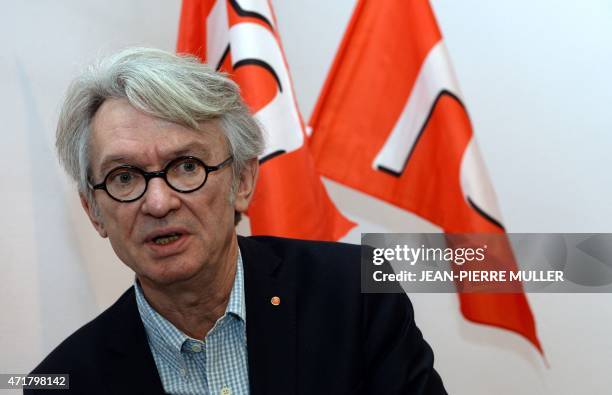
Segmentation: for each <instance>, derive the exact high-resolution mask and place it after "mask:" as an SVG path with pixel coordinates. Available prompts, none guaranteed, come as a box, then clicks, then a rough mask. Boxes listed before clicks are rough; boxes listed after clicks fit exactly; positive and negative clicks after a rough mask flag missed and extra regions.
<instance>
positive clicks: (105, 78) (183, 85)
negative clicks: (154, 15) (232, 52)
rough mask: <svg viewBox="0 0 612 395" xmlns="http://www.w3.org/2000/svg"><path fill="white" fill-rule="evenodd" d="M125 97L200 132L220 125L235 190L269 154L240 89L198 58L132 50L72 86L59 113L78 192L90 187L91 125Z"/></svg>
mask: <svg viewBox="0 0 612 395" xmlns="http://www.w3.org/2000/svg"><path fill="white" fill-rule="evenodd" d="M119 98H125V99H127V100H128V102H129V103H130V104H131V105H132V106H133V107H134V108H136V109H138V110H140V111H142V112H144V113H146V114H149V115H151V116H154V117H157V118H160V119H163V120H166V121H170V122H173V123H176V124H180V125H183V126H186V127H189V128H192V129H199V124H198V123H199V122H202V121H209V120H218V121H219V123H220V125H221V128H222V129H223V132H224V133H225V138H226V141H227V143H228V146H229V149H230V154H231V155H232V156H233V158H234V161H233V163H232V169H233V175H234V177H233V180H234V181H233V182H232V190H234V188H235V187H236V185H237V182H238V179H239V174H240V172H241V171H242V169H243V168H244V165H245V164H246V162H247V161H248V160H250V159H253V158H257V157H258V156H259V155H260V154H261V153H262V152H263V149H264V139H263V135H262V132H261V129H260V127H259V125H258V124H257V122H256V121H255V119H254V118H253V117H252V116H251V114H250V112H249V110H248V108H247V107H246V105H245V104H244V103H243V101H242V99H241V98H240V92H239V88H238V85H236V84H235V83H234V82H233V81H231V80H230V79H229V78H227V76H225V75H224V74H222V73H219V72H216V71H214V70H213V69H212V68H211V67H210V66H208V65H206V64H202V63H200V61H199V60H198V59H197V58H196V57H193V56H188V55H175V54H172V53H169V52H165V51H161V50H158V49H150V48H130V49H125V50H123V51H120V52H118V53H116V54H114V55H111V56H109V57H107V58H104V59H102V60H100V61H99V62H97V63H96V64H94V65H92V66H90V67H89V68H87V69H86V70H85V72H83V73H82V74H81V75H80V76H79V77H77V78H76V79H75V80H74V81H73V83H72V84H71V85H70V87H69V89H68V92H67V94H66V99H65V100H64V104H63V106H62V110H61V112H60V116H59V121H58V125H57V134H56V143H55V145H56V148H57V152H58V156H59V160H60V163H61V164H62V166H63V167H64V168H65V169H66V172H67V173H68V174H69V175H70V177H72V179H74V181H76V183H77V185H78V189H79V192H80V193H82V194H84V195H85V196H86V197H87V198H88V200H89V201H91V202H93V199H92V197H93V196H92V192H91V190H90V189H89V187H88V176H89V174H90V170H91V169H90V166H89V137H90V134H91V122H92V119H93V117H94V115H95V113H96V111H97V110H98V109H99V108H100V106H101V105H102V103H103V102H104V101H105V100H107V99H119Z"/></svg>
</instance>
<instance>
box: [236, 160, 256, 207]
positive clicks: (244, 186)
mask: <svg viewBox="0 0 612 395" xmlns="http://www.w3.org/2000/svg"><path fill="white" fill-rule="evenodd" d="M258 173H259V161H258V160H257V158H253V159H250V160H248V161H247V162H246V164H245V166H244V167H243V168H242V171H241V172H240V175H239V177H240V179H239V180H238V181H239V182H238V188H237V189H236V195H235V198H234V209H235V210H236V211H237V212H239V213H244V212H245V211H246V210H247V208H249V204H250V203H251V199H252V198H253V194H254V193H255V184H256V182H257V174H258Z"/></svg>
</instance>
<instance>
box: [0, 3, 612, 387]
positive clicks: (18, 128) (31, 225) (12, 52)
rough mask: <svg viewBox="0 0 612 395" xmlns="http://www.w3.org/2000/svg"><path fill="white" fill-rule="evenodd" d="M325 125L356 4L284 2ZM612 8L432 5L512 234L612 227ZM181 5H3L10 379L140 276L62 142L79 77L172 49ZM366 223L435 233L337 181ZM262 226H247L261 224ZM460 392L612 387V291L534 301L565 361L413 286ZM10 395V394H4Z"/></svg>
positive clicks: (284, 32) (337, 194) (340, 200)
mask: <svg viewBox="0 0 612 395" xmlns="http://www.w3.org/2000/svg"><path fill="white" fill-rule="evenodd" d="M273 4H274V6H275V7H276V13H277V17H278V21H279V26H280V31H281V37H282V39H283V44H284V47H285V51H286V55H287V58H288V62H289V66H290V68H291V72H292V75H293V80H294V86H295V89H296V94H297V98H298V102H299V104H300V107H301V109H302V112H303V115H304V118H305V119H308V117H309V115H310V112H311V111H312V108H313V105H314V103H315V101H316V97H317V95H318V92H319V89H320V87H321V84H322V82H323V79H324V78H325V74H326V72H327V69H328V67H329V64H330V62H331V59H332V56H333V54H334V52H335V48H336V45H337V44H338V42H339V40H340V36H341V34H342V32H343V30H344V26H345V23H346V21H347V20H348V18H349V16H350V13H351V11H352V6H353V4H354V0H334V1H324V0H310V1H298V0H275V1H273ZM611 4H612V3H610V2H609V1H606V0H583V1H580V2H577V1H570V0H564V1H552V0H550V1H547V0H540V1H537V2H532V1H527V0H514V1H494V2H492V1H482V0H481V1H474V0H464V1H461V2H457V1H451V0H432V5H433V7H434V10H435V12H436V15H437V17H438V21H439V23H440V26H441V29H442V31H443V34H444V36H445V40H446V44H447V46H448V49H449V52H450V55H451V58H452V61H453V63H454V66H455V70H456V72H457V76H458V79H459V82H460V85H461V87H462V89H463V93H464V97H465V102H466V105H467V108H468V111H469V113H470V116H471V119H472V121H473V124H474V130H475V133H476V135H477V137H478V140H479V143H480V147H481V150H482V152H483V156H484V159H485V163H486V164H487V166H488V170H489V173H490V175H491V178H492V182H493V185H494V187H495V189H496V191H497V195H498V197H499V201H500V206H501V211H502V213H503V216H504V221H505V224H506V228H507V229H508V230H509V231H511V232H610V231H611V230H612V225H610V224H609V221H610V219H612V206H610V205H609V204H608V199H607V198H608V197H609V196H612V184H611V183H609V182H606V181H608V180H607V178H608V177H609V176H608V174H609V172H608V171H607V170H608V169H609V168H612V158H611V157H610V155H606V154H607V153H608V152H609V151H610V148H611V147H612V135H611V134H610V133H611V132H612V119H611V117H612V115H611V114H612V111H610V110H609V107H610V102H611V101H612V100H611V97H610V91H611V90H612V77H611V76H610V70H612V24H611V23H610V21H611V20H612V5H611ZM179 7H180V4H179V1H163V2H157V4H153V2H152V1H150V0H131V1H121V0H104V1H103V0H87V1H84V0H63V1H52V0H47V1H44V0H38V1H35V0H29V1H21V2H7V3H6V4H4V7H3V9H2V13H1V14H0V44H1V46H0V48H2V50H1V51H0V78H1V80H0V81H1V83H2V85H1V91H0V111H1V115H2V117H1V119H2V123H3V127H2V131H3V133H2V139H1V140H0V141H1V143H0V165H1V167H0V169H1V172H2V175H1V176H0V180H1V183H0V185H1V189H0V191H1V193H0V207H2V209H1V210H0V225H1V226H2V229H1V231H0V262H1V268H2V271H1V277H0V279H1V280H2V281H1V285H0V307H1V308H2V314H1V315H0V373H24V372H27V371H29V370H30V369H31V368H32V367H33V366H34V365H35V364H36V363H37V362H39V361H40V360H41V358H42V357H43V356H44V355H46V354H47V353H48V352H49V351H50V350H51V349H52V348H53V347H54V346H55V345H57V344H58V343H59V342H60V341H61V340H62V339H63V338H65V337H66V336H67V335H68V334H69V333H71V332H72V331H74V329H76V328H77V327H79V326H80V325H82V324H83V323H85V322H86V321H88V320H89V319H91V318H93V317H94V316H95V315H97V314H98V313H99V312H100V311H102V310H103V309H104V308H106V307H107V306H109V305H110V304H111V303H112V302H113V301H114V300H115V299H116V298H117V297H118V295H119V294H120V293H121V292H122V291H123V290H124V289H125V288H126V287H128V286H129V285H130V283H131V281H132V277H131V274H130V272H129V271H128V270H127V269H124V268H123V266H122V264H121V263H120V262H119V261H118V260H117V258H116V257H115V256H114V254H113V253H112V250H111V249H110V246H109V245H107V243H106V241H105V240H102V239H99V238H98V237H97V234H95V232H94V231H93V229H92V228H91V226H90V225H89V223H88V222H87V220H86V218H85V216H84V215H83V213H82V212H81V211H82V210H81V208H80V205H79V203H78V200H77V197H76V194H75V193H74V190H73V188H72V186H71V185H70V184H69V183H68V181H67V179H66V177H65V176H64V174H63V173H62V172H61V170H60V168H59V166H58V165H57V163H56V162H57V161H56V159H55V154H54V152H53V137H54V129H55V123H56V120H57V113H58V108H59V105H60V102H61V99H62V95H63V93H64V91H65V89H66V87H67V84H68V82H69V81H70V79H71V78H72V77H73V76H74V75H75V74H76V72H77V70H79V69H80V68H81V67H82V66H83V65H85V64H87V63H88V62H89V61H91V60H92V59H94V58H96V57H97V56H98V55H99V54H104V53H109V52H111V51H113V50H115V49H118V48H122V47H125V46H129V45H149V46H155V47H158V48H162V49H166V50H173V49H174V45H175V40H176V32H177V25H178V15H179ZM327 185H328V186H329V190H330V193H331V195H332V198H333V199H334V200H335V201H336V202H337V204H338V206H339V207H340V208H341V210H343V211H344V212H345V213H346V214H347V215H348V216H350V217H351V218H353V219H356V220H357V221H358V222H359V223H360V226H359V228H357V229H356V230H354V231H353V232H351V234H350V235H349V236H348V237H347V240H349V241H353V242H358V240H359V233H360V232H362V231H397V232H400V231H415V230H435V227H433V226H432V225H430V224H427V223H425V222H423V221H421V220H419V219H418V218H415V217H413V216H411V215H409V214H406V213H405V212H402V211H401V210H398V209H395V208H393V207H390V206H388V205H386V204H384V203H382V202H380V201H377V200H375V199H372V198H369V197H367V196H365V195H363V194H360V193H358V192H355V191H352V190H349V189H347V188H344V187H342V186H339V185H336V184H334V183H332V182H327ZM245 229H246V224H243V225H241V230H242V231H243V232H244V231H245ZM411 297H412V300H413V302H414V304H415V310H416V318H417V321H418V323H419V325H420V326H421V328H422V330H423V332H424V334H425V337H426V338H427V340H428V341H429V342H430V343H431V344H432V346H433V348H434V350H435V352H436V358H437V359H436V367H437V369H438V370H439V372H440V373H441V375H442V377H443V378H444V380H445V384H446V387H447V389H448V390H449V392H450V393H452V394H466V395H467V394H491V393H495V394H519V393H520V394H555V395H556V394H568V395H569V394H596V395H597V394H609V393H612V375H610V373H609V369H610V366H612V336H611V335H610V334H611V333H612V296H611V295H604V294H601V295H529V300H530V302H531V305H532V309H533V311H534V314H535V316H536V320H537V324H538V330H539V335H540V339H541V340H542V343H543V346H544V349H545V352H546V356H547V360H548V363H549V364H550V367H549V368H548V367H546V365H545V363H544V361H543V360H542V359H541V358H540V357H539V355H538V354H537V352H536V351H535V350H534V349H533V348H532V347H531V346H530V345H529V344H528V343H527V342H526V341H524V340H523V339H522V338H520V337H518V336H516V335H514V334H511V333H508V332H505V331H502V330H498V329H491V328H489V327H484V326H479V325H474V324H471V323H468V322H466V321H465V320H463V319H462V317H461V316H460V314H459V309H458V303H457V299H456V296H455V295H431V294H419V295H411ZM0 392H2V391H0Z"/></svg>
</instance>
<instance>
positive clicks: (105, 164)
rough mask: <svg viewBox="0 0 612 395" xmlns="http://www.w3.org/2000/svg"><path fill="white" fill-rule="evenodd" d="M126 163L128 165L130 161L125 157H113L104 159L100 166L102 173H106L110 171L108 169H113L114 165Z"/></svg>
mask: <svg viewBox="0 0 612 395" xmlns="http://www.w3.org/2000/svg"><path fill="white" fill-rule="evenodd" d="M126 163H128V159H127V157H126V156H125V155H112V156H109V157H107V158H104V160H103V161H102V163H101V164H100V171H101V172H102V173H104V171H105V170H110V169H108V168H109V167H111V165H112V164H117V165H123V164H126ZM103 175H104V174H103Z"/></svg>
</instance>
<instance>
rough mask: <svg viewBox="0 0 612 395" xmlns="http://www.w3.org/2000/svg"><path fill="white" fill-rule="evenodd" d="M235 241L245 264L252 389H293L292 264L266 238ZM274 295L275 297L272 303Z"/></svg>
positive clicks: (271, 391)
mask: <svg viewBox="0 0 612 395" xmlns="http://www.w3.org/2000/svg"><path fill="white" fill-rule="evenodd" d="M238 242H239V245H240V253H241V255H242V261H243V264H244V277H245V297H246V316H247V319H246V327H247V349H248V364H249V382H250V387H251V394H252V395H260V394H261V395H263V394H283V395H290V394H295V393H296V390H297V382H296V380H297V379H296V375H297V371H296V369H297V349H296V347H297V345H296V289H295V280H296V278H295V277H296V272H295V267H294V265H287V264H283V262H282V260H281V259H280V258H279V257H278V256H277V255H276V254H275V253H274V251H272V249H271V248H269V247H268V246H267V245H266V244H264V243H261V242H258V241H256V240H253V239H247V238H243V237H239V239H238ZM274 297H277V298H278V299H275V300H274V303H273V301H272V298H274ZM277 302H279V303H277ZM276 304H277V305H276Z"/></svg>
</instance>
